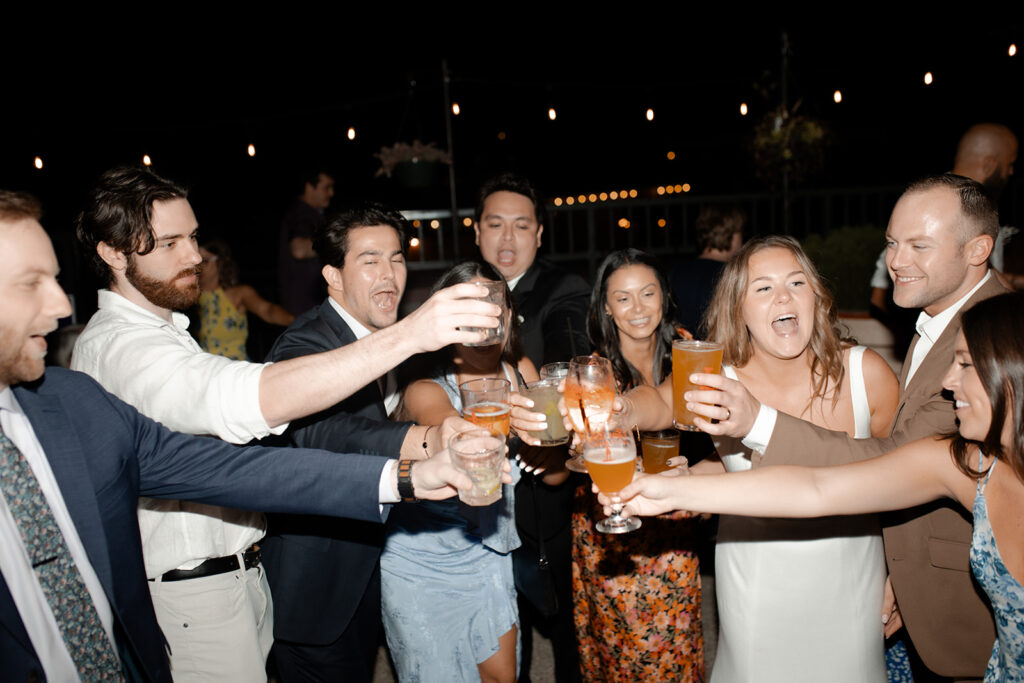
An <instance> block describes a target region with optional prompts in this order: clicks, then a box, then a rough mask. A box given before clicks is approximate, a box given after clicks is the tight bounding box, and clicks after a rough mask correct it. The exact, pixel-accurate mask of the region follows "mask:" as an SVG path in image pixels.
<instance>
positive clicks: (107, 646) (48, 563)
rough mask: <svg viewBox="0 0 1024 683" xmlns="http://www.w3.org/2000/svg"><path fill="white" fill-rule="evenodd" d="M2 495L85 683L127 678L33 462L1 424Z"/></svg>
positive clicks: (0, 469)
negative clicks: (30, 464)
mask: <svg viewBox="0 0 1024 683" xmlns="http://www.w3.org/2000/svg"><path fill="white" fill-rule="evenodd" d="M0 493H2V494H3V496H4V499H5V500H6V501H7V508H8V509H9V510H10V512H11V516H12V517H14V521H15V523H17V525H18V530H19V531H20V532H21V539H22V542H23V543H24V544H25V550H26V552H27V553H28V557H29V560H30V561H31V562H32V568H33V569H34V570H35V573H36V578H37V579H38V580H39V585H40V587H42V589H43V595H44V596H46V602H47V603H48V604H49V605H50V610H51V611H52V612H53V616H54V617H55V618H56V619H57V626H58V627H60V633H61V636H63V638H64V644H65V646H66V647H67V649H68V652H69V653H70V654H71V659H72V660H73V661H74V663H75V667H76V668H77V669H78V675H79V676H80V677H81V679H82V680H83V681H122V680H124V678H123V677H122V675H121V666H120V663H119V662H118V659H117V656H116V655H115V654H114V648H113V646H112V645H111V643H110V639H109V638H108V637H107V632H106V631H105V630H103V624H102V622H101V621H100V615H99V613H98V612H97V611H96V606H95V605H94V604H93V602H92V596H90V595H89V591H88V589H87V588H86V587H85V581H84V580H83V579H82V574H81V572H79V571H78V567H77V566H76V565H75V561H74V560H73V559H72V557H71V551H70V550H68V545H67V543H66V542H65V541H64V534H62V533H61V531H60V527H58V526H57V521H56V520H55V519H54V518H53V511H52V510H50V506H49V504H48V503H47V502H46V497H45V496H44V495H43V490H42V489H41V488H39V481H38V480H37V479H36V476H35V474H33V473H32V468H31V467H29V464H28V461H27V460H25V456H24V455H22V453H21V451H20V450H18V447H17V446H15V445H14V444H13V443H12V442H11V440H10V439H8V438H7V435H6V434H4V431H3V427H0Z"/></svg>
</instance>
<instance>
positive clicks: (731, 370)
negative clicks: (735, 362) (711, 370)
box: [722, 365, 740, 382]
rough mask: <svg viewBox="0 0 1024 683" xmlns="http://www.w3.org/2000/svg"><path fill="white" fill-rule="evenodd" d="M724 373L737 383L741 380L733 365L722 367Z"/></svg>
mask: <svg viewBox="0 0 1024 683" xmlns="http://www.w3.org/2000/svg"><path fill="white" fill-rule="evenodd" d="M722 372H723V373H724V374H725V376H726V377H728V378H729V379H734V380H736V381H737V382H738V381H739V380H740V378H739V377H737V376H736V369H735V368H733V366H731V365H723V366H722Z"/></svg>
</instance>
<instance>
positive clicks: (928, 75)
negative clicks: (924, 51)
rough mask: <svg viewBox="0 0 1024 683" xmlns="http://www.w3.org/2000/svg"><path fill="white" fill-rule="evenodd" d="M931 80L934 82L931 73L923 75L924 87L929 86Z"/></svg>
mask: <svg viewBox="0 0 1024 683" xmlns="http://www.w3.org/2000/svg"><path fill="white" fill-rule="evenodd" d="M932 80H934V79H933V78H932V72H931V71H929V72H927V73H925V75H924V84H925V85H931V84H932Z"/></svg>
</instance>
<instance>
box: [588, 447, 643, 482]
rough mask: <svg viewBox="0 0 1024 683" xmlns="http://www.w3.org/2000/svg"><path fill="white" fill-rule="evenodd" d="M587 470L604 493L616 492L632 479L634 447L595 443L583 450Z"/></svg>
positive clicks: (634, 458)
mask: <svg viewBox="0 0 1024 683" xmlns="http://www.w3.org/2000/svg"><path fill="white" fill-rule="evenodd" d="M583 459H584V460H586V461H587V471H588V472H589V473H590V478H591V479H593V480H594V483H595V484H597V488H599V489H601V491H602V492H603V493H605V494H612V493H618V492H619V491H621V490H622V489H624V488H626V486H628V485H629V482H631V481H633V473H634V472H635V471H636V449H635V448H622V447H619V446H612V447H605V446H603V445H595V446H592V447H588V448H585V449H584V450H583Z"/></svg>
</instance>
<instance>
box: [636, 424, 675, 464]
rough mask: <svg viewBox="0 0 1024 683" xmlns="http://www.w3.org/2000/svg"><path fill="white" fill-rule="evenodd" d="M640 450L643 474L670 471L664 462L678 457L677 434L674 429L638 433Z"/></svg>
mask: <svg viewBox="0 0 1024 683" xmlns="http://www.w3.org/2000/svg"><path fill="white" fill-rule="evenodd" d="M640 450H641V452H642V453H643V463H644V472H646V473H647V474H657V473H658V472H665V471H666V470H670V469H672V468H671V467H669V466H668V465H667V464H666V463H665V461H666V460H668V459H669V458H674V457H676V456H677V455H679V432H677V431H676V430H674V429H663V430H660V431H653V432H640Z"/></svg>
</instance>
